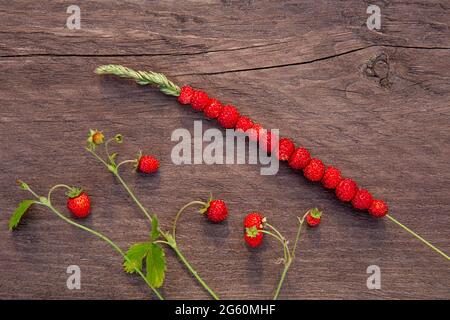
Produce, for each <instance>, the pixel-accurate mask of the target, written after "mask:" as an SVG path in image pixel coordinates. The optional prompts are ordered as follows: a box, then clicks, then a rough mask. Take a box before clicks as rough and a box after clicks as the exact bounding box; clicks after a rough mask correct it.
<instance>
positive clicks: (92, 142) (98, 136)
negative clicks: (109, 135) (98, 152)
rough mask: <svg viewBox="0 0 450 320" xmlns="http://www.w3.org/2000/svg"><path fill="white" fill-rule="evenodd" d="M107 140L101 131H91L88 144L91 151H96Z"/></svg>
mask: <svg viewBox="0 0 450 320" xmlns="http://www.w3.org/2000/svg"><path fill="white" fill-rule="evenodd" d="M104 140H105V136H104V135H103V133H102V132H101V131H98V130H93V129H90V130H89V135H88V139H87V143H88V146H89V148H90V149H92V150H94V149H95V148H96V147H97V146H98V145H100V144H102V143H103V142H104Z"/></svg>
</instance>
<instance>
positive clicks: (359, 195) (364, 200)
mask: <svg viewBox="0 0 450 320" xmlns="http://www.w3.org/2000/svg"><path fill="white" fill-rule="evenodd" d="M372 201H373V198H372V195H371V194H370V193H369V191H367V190H365V189H359V190H358V191H357V192H356V195H355V197H354V198H353V200H352V205H353V207H354V208H356V209H359V210H366V209H369V208H370V206H371V205H372Z"/></svg>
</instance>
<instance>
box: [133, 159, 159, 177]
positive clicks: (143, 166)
mask: <svg viewBox="0 0 450 320" xmlns="http://www.w3.org/2000/svg"><path fill="white" fill-rule="evenodd" d="M137 168H138V170H139V171H140V172H143V173H153V172H156V171H158V168H159V161H158V159H156V158H155V157H152V156H141V157H140V158H139V160H138V165H137Z"/></svg>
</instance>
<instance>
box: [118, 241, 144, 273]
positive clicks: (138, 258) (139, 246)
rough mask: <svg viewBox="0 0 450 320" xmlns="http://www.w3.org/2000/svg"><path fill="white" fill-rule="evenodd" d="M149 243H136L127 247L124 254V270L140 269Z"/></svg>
mask: <svg viewBox="0 0 450 320" xmlns="http://www.w3.org/2000/svg"><path fill="white" fill-rule="evenodd" d="M150 245H151V243H149V242H143V243H136V244H133V245H132V246H131V247H130V248H129V249H128V251H127V253H126V254H125V256H126V258H127V259H125V261H124V263H123V266H124V268H125V272H127V273H134V272H136V269H139V270H142V261H143V260H144V258H145V257H146V256H147V253H148V251H149V250H150Z"/></svg>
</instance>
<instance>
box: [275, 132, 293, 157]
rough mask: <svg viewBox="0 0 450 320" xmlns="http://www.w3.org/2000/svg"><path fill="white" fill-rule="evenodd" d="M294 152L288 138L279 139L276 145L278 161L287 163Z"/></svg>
mask: <svg viewBox="0 0 450 320" xmlns="http://www.w3.org/2000/svg"><path fill="white" fill-rule="evenodd" d="M294 151H295V144H294V143H293V142H292V140H290V139H288V138H281V139H280V141H279V143H278V154H277V157H278V160H281V161H287V160H289V158H290V157H291V155H292V154H293V153H294Z"/></svg>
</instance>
